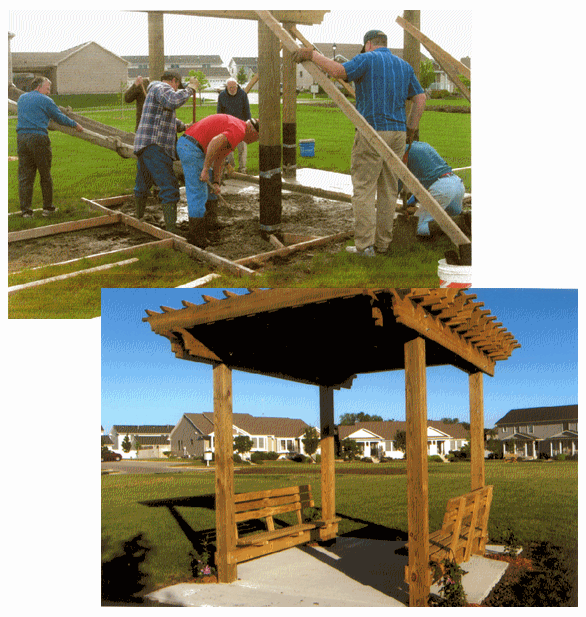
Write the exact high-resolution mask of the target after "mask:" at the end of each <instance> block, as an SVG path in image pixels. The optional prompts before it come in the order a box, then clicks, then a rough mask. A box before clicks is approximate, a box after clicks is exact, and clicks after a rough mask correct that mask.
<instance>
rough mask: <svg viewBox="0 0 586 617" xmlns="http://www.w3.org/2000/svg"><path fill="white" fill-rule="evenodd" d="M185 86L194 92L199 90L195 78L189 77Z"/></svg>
mask: <svg viewBox="0 0 586 617" xmlns="http://www.w3.org/2000/svg"><path fill="white" fill-rule="evenodd" d="M187 85H188V86H189V87H190V88H193V89H194V90H196V91H197V89H198V88H199V81H197V79H196V78H195V77H190V78H189V83H188V84H187Z"/></svg>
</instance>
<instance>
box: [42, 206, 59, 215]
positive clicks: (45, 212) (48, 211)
mask: <svg viewBox="0 0 586 617" xmlns="http://www.w3.org/2000/svg"><path fill="white" fill-rule="evenodd" d="M58 210H59V208H43V216H51V215H52V214H55V212H58Z"/></svg>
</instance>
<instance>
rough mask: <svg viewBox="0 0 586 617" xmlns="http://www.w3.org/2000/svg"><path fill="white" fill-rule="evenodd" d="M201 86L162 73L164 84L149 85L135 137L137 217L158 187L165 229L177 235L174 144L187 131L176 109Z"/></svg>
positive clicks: (179, 76) (175, 72)
mask: <svg viewBox="0 0 586 617" xmlns="http://www.w3.org/2000/svg"><path fill="white" fill-rule="evenodd" d="M198 85H199V84H198V81H197V79H195V77H192V78H191V79H190V80H189V85H188V86H187V87H186V88H183V86H182V84H181V75H180V73H179V72H178V71H166V72H165V73H163V75H162V76H161V81H154V82H153V83H152V84H151V85H150V86H149V89H148V92H147V97H146V99H145V102H144V107H143V109H142V115H141V117H140V123H139V125H138V129H137V131H136V137H135V138H134V154H136V157H137V159H138V161H137V167H136V185H135V187H134V197H135V200H136V216H137V217H138V218H139V219H140V218H142V217H143V216H144V211H145V208H146V202H147V197H148V194H149V190H150V188H151V186H153V185H154V184H155V185H156V186H158V187H159V189H160V192H159V199H160V200H161V207H162V208H163V217H164V218H165V228H166V230H167V231H170V232H172V233H175V226H176V223H177V202H178V201H179V182H178V180H177V177H176V176H175V173H174V171H173V161H175V160H177V152H176V149H175V145H176V142H177V133H178V132H183V131H185V129H186V126H185V124H184V123H183V122H181V120H179V119H178V118H177V116H176V115H175V110H176V109H177V108H179V107H181V106H182V105H183V104H184V103H185V102H186V101H187V99H189V97H190V96H191V95H192V94H195V91H196V89H197V87H198Z"/></svg>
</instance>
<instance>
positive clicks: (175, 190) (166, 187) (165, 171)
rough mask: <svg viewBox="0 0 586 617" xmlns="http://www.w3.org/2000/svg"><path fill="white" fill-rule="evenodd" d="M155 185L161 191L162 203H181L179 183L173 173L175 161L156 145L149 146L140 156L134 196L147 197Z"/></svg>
mask: <svg viewBox="0 0 586 617" xmlns="http://www.w3.org/2000/svg"><path fill="white" fill-rule="evenodd" d="M153 184H156V185H157V186H158V187H159V189H160V190H159V198H160V200H161V203H164V204H176V203H177V202H178V201H179V182H178V180H177V177H176V176H175V172H174V171H173V160H172V159H171V157H170V156H169V155H167V154H165V152H164V150H163V148H161V147H160V146H157V145H156V144H151V145H150V146H147V147H146V148H145V149H144V150H143V151H142V152H141V153H140V154H139V155H138V160H137V164H136V185H135V187H134V195H135V196H136V197H147V196H148V194H149V190H150V188H151V186H153Z"/></svg>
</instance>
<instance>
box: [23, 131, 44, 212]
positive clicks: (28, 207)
mask: <svg viewBox="0 0 586 617" xmlns="http://www.w3.org/2000/svg"><path fill="white" fill-rule="evenodd" d="M16 144H17V152H18V198H19V200H20V209H21V211H22V213H23V214H32V213H33V207H32V203H33V188H34V184H35V177H36V175H37V171H38V172H39V177H40V179H41V194H42V195H43V208H44V209H50V208H52V207H53V178H52V177H51V161H52V158H53V154H52V150H51V141H50V140H49V137H48V136H47V135H39V134H37V133H18V134H17V137H16Z"/></svg>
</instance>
